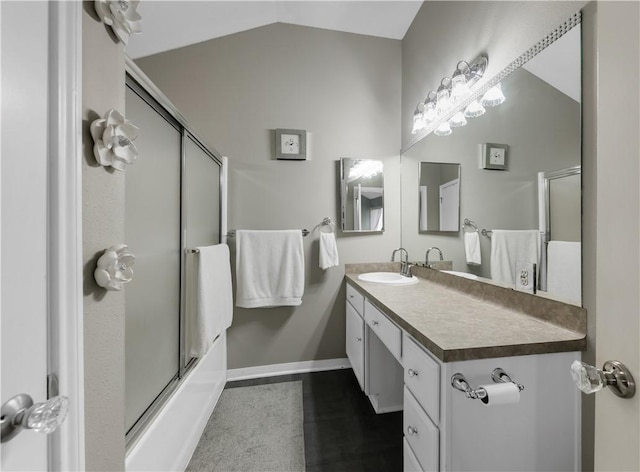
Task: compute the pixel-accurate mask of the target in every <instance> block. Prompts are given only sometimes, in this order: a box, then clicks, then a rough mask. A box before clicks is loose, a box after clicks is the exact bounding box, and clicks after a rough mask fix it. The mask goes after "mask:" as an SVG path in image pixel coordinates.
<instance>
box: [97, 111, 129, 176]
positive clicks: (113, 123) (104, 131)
mask: <svg viewBox="0 0 640 472" xmlns="http://www.w3.org/2000/svg"><path fill="white" fill-rule="evenodd" d="M90 131H91V137H92V138H93V143H94V145H93V155H94V156H95V158H96V161H98V164H100V165H101V166H104V167H113V168H114V169H116V170H119V171H124V170H126V168H127V165H129V164H133V163H134V162H135V160H136V158H137V157H138V150H137V149H136V145H135V144H133V140H134V139H136V138H137V137H138V127H137V126H134V125H133V123H131V122H130V121H129V120H126V119H125V118H124V116H122V115H121V114H120V113H119V112H118V111H117V110H114V109H113V108H112V109H111V110H109V111H108V112H107V113H106V115H104V118H99V119H97V120H95V121H94V122H93V123H91V127H90Z"/></svg>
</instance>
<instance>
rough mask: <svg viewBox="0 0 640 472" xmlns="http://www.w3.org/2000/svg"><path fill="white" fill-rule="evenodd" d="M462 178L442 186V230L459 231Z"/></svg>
mask: <svg viewBox="0 0 640 472" xmlns="http://www.w3.org/2000/svg"><path fill="white" fill-rule="evenodd" d="M459 185H460V180H458V179H455V180H452V181H450V182H447V183H445V184H442V185H441V186H440V231H458V229H459V226H458V220H459V218H458V213H459V210H458V209H459V208H460V187H459Z"/></svg>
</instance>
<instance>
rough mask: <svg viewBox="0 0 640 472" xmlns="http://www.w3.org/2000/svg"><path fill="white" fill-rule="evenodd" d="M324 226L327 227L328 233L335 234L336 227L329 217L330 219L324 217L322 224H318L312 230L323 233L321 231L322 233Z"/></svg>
mask: <svg viewBox="0 0 640 472" xmlns="http://www.w3.org/2000/svg"><path fill="white" fill-rule="evenodd" d="M325 226H328V227H329V233H335V232H336V225H335V224H334V223H333V220H332V219H331V217H330V216H325V217H324V218H323V219H322V222H320V223H318V224H317V225H316V226H315V228H313V229H314V230H315V229H319V230H320V232H323V231H322V228H324V227H325Z"/></svg>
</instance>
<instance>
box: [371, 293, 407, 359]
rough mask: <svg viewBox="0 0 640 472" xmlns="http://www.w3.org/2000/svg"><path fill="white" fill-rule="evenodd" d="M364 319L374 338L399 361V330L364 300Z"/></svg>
mask: <svg viewBox="0 0 640 472" xmlns="http://www.w3.org/2000/svg"><path fill="white" fill-rule="evenodd" d="M364 319H365V321H366V322H367V324H368V325H369V326H370V327H371V330H372V331H373V332H374V333H375V334H376V336H378V338H380V341H382V342H383V344H384V345H385V346H387V349H389V352H391V354H393V357H395V358H396V359H397V360H400V355H401V349H400V346H401V344H402V331H400V328H398V327H397V326H396V325H395V324H393V322H392V321H391V320H390V319H389V318H387V317H386V316H385V315H384V314H383V313H382V312H381V311H380V310H378V309H377V308H376V307H374V306H373V305H372V304H371V302H369V300H366V299H365V301H364Z"/></svg>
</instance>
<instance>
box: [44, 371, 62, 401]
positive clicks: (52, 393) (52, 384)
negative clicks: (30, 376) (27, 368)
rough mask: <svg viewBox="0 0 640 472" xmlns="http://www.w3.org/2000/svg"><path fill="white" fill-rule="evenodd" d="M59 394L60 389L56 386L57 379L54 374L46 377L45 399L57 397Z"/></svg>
mask: <svg viewBox="0 0 640 472" xmlns="http://www.w3.org/2000/svg"><path fill="white" fill-rule="evenodd" d="M59 393H60V387H59V385H58V377H57V376H56V374H48V375H47V399H49V398H53V397H57V396H58V394H59Z"/></svg>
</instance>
